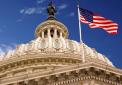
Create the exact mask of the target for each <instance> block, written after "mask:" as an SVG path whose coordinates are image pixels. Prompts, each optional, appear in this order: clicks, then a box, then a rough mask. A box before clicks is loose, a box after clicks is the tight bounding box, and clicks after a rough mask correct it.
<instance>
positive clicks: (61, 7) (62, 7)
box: [58, 4, 67, 10]
mask: <svg viewBox="0 0 122 85" xmlns="http://www.w3.org/2000/svg"><path fill="white" fill-rule="evenodd" d="M65 8H67V5H66V4H62V5H60V6H58V10H63V9H65Z"/></svg>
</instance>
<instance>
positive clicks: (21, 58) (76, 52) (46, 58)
mask: <svg viewBox="0 0 122 85" xmlns="http://www.w3.org/2000/svg"><path fill="white" fill-rule="evenodd" d="M53 15H54V13H52V12H50V16H49V17H48V19H47V20H46V21H44V22H42V23H41V24H39V25H38V26H37V28H36V31H35V35H36V39H34V40H32V41H30V42H28V43H26V44H20V45H18V46H17V47H16V49H14V50H10V51H9V52H8V53H6V54H5V55H2V56H4V57H2V58H1V59H0V72H4V71H8V73H9V71H10V69H11V71H16V70H20V69H21V70H22V69H24V70H25V69H28V68H34V71H37V70H42V69H44V70H45V69H47V68H59V67H64V66H70V65H76V64H82V63H88V62H95V63H99V64H103V65H108V66H113V64H112V63H111V61H109V59H108V58H107V57H105V56H104V55H102V54H100V53H98V52H97V51H95V50H94V49H92V48H90V47H88V46H87V45H85V44H84V43H79V42H77V41H74V40H70V39H67V38H68V30H67V28H66V26H65V25H64V24H62V23H61V22H59V21H57V20H56V19H54V16H53ZM83 56H84V57H85V62H83V58H82V57H83ZM21 67H22V68H21ZM15 68H16V69H15ZM15 73H16V72H15Z"/></svg>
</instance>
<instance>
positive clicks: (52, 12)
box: [47, 2, 56, 17]
mask: <svg viewBox="0 0 122 85" xmlns="http://www.w3.org/2000/svg"><path fill="white" fill-rule="evenodd" d="M47 12H48V15H49V17H50V16H54V15H55V13H56V9H55V6H54V5H53V4H52V2H50V3H49V5H48V8H47Z"/></svg>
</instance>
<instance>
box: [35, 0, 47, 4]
mask: <svg viewBox="0 0 122 85" xmlns="http://www.w3.org/2000/svg"><path fill="white" fill-rule="evenodd" d="M45 1H46V0H37V4H42V3H44V2H45Z"/></svg>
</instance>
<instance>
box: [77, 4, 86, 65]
mask: <svg viewBox="0 0 122 85" xmlns="http://www.w3.org/2000/svg"><path fill="white" fill-rule="evenodd" d="M78 21H79V35H80V43H81V47H82V61H83V63H84V62H85V56H84V46H83V41H82V34H81V33H82V32H81V22H80V9H79V5H78Z"/></svg>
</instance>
